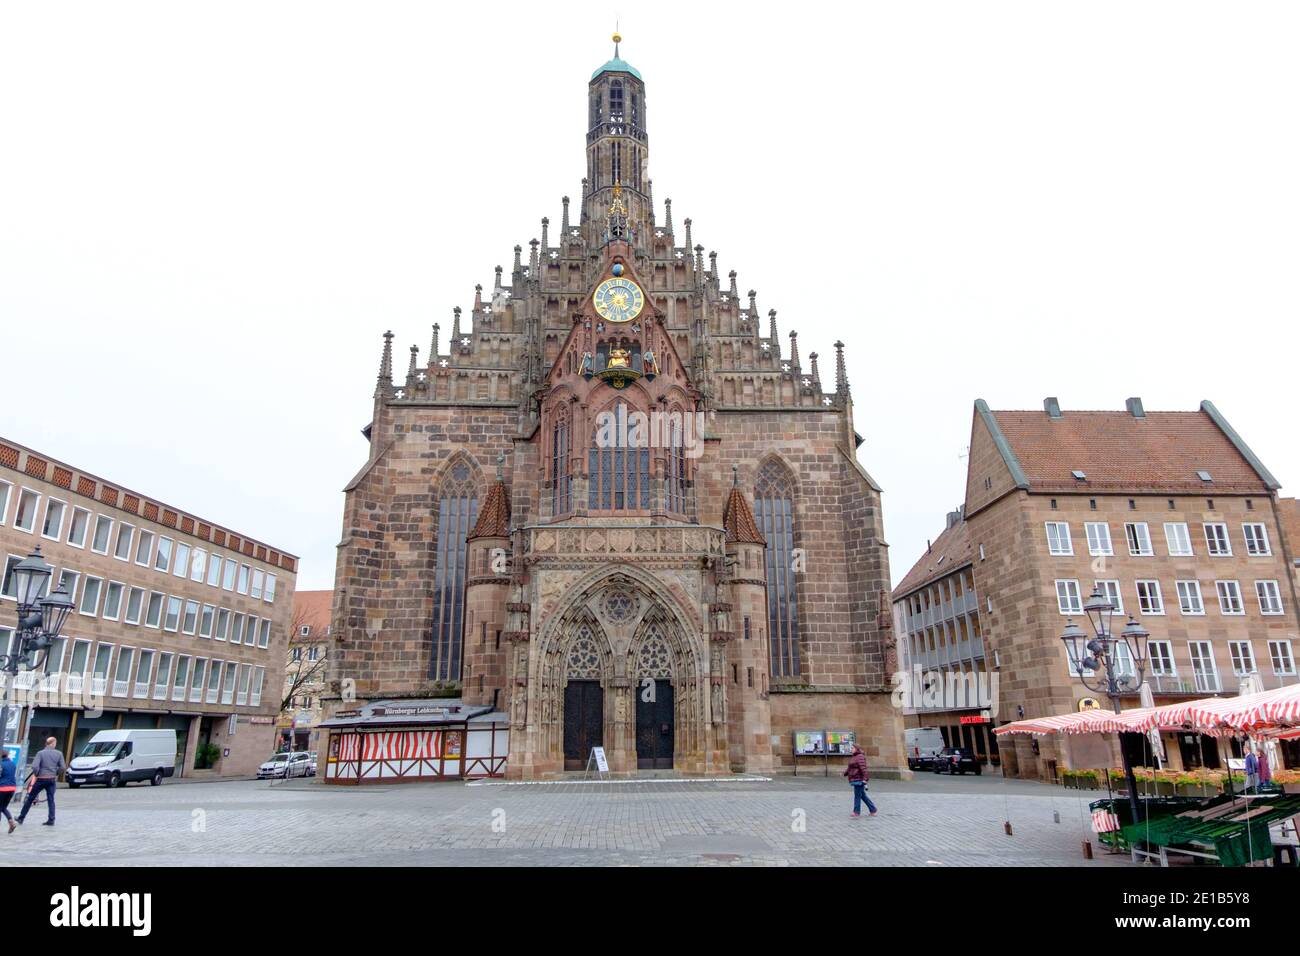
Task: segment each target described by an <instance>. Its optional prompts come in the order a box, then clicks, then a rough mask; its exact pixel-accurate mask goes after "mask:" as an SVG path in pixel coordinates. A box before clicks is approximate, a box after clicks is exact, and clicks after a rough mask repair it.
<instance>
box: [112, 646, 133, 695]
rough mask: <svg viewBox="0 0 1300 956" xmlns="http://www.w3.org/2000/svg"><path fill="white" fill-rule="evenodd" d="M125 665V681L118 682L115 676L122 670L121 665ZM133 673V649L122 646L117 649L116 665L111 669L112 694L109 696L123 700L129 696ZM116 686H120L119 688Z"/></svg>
mask: <svg viewBox="0 0 1300 956" xmlns="http://www.w3.org/2000/svg"><path fill="white" fill-rule="evenodd" d="M124 662H125V664H126V680H118V678H117V675H118V673H119V672H120V671H121V670H122V665H123V663H124ZM134 672H135V648H134V647H131V646H130V645H127V644H123V645H122V646H121V647H120V648H118V652H117V664H116V666H114V668H113V693H112V695H111V696H113V697H120V698H122V699H123V700H125V699H127V698H129V697H130V696H131V683H132V677H133V675H134ZM118 685H121V686H120V688H119V686H118Z"/></svg>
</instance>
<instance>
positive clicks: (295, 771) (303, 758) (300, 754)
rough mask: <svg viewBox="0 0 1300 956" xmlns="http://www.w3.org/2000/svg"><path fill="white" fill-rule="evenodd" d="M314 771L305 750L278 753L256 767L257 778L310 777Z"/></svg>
mask: <svg viewBox="0 0 1300 956" xmlns="http://www.w3.org/2000/svg"><path fill="white" fill-rule="evenodd" d="M315 772H316V770H315V765H314V763H313V761H312V759H311V754H309V753H307V751H305V750H299V751H295V752H293V753H278V754H276V755H275V756H273V757H272V758H271V759H270V760H268V761H266V762H265V763H264V764H262V766H260V767H258V768H257V779H258V780H267V779H275V778H278V779H281V780H284V779H286V778H288V777H310V776H312V775H313V774H314V773H315Z"/></svg>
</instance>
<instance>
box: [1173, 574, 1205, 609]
mask: <svg viewBox="0 0 1300 956" xmlns="http://www.w3.org/2000/svg"><path fill="white" fill-rule="evenodd" d="M1175 588H1176V590H1177V591H1178V611H1179V613H1181V614H1183V615H1184V616H1186V617H1204V616H1205V595H1203V594H1202V593H1201V582H1200V581H1197V580H1194V579H1191V578H1187V579H1183V580H1180V581H1176V582H1175ZM1193 602H1194V606H1192V607H1190V608H1189V605H1191V604H1193Z"/></svg>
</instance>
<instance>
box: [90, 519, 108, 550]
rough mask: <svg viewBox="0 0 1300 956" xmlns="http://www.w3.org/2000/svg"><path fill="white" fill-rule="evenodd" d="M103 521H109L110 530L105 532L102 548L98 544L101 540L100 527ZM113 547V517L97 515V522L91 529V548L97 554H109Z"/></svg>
mask: <svg viewBox="0 0 1300 956" xmlns="http://www.w3.org/2000/svg"><path fill="white" fill-rule="evenodd" d="M103 522H107V527H108V530H107V531H106V532H105V533H104V547H103V548H102V549H101V548H100V547H98V546H97V545H96V542H97V541H98V540H99V529H100V527H101V524H102V523H103ZM112 549H113V519H112V518H110V517H109V516H108V515H101V514H97V515H95V524H94V526H93V527H92V528H91V529H90V550H91V551H93V552H95V554H108V552H109V551H111V550H112Z"/></svg>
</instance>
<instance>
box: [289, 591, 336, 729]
mask: <svg viewBox="0 0 1300 956" xmlns="http://www.w3.org/2000/svg"><path fill="white" fill-rule="evenodd" d="M333 598H334V592H333V591H295V592H294V594H293V616H292V617H291V618H290V620H289V647H288V654H287V656H286V659H285V663H284V686H283V689H282V692H281V694H280V700H281V706H280V717H279V719H278V720H277V721H276V728H277V733H278V734H279V740H278V742H279V744H280V746H281V747H285V746H287V747H289V748H290V749H292V750H317V749H318V747H317V744H318V743H319V731H318V730H317V728H316V725H317V724H318V723H319V722H320V717H321V695H322V694H324V693H325V686H326V685H325V670H326V667H327V665H328V655H329V636H330V604H331V603H332V601H333Z"/></svg>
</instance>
